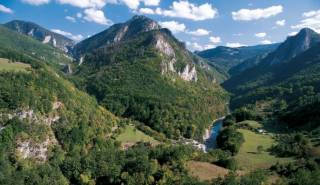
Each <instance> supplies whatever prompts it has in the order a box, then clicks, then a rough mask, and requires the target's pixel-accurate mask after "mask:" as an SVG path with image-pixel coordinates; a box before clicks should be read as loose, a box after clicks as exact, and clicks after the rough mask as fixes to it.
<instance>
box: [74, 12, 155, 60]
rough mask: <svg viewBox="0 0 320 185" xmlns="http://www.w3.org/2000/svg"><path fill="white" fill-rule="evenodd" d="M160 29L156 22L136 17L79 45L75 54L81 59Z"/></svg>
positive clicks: (75, 49)
mask: <svg viewBox="0 0 320 185" xmlns="http://www.w3.org/2000/svg"><path fill="white" fill-rule="evenodd" d="M158 29H160V26H159V25H158V24H157V22H155V21H154V20H151V19H149V18H147V17H144V16H139V15H136V16H134V17H133V18H132V19H131V20H129V21H128V22H126V23H120V24H115V25H113V26H111V27H110V28H109V29H107V30H105V31H103V32H101V33H98V34H96V35H94V36H92V37H90V39H86V40H84V41H82V42H80V43H78V44H77V45H76V46H75V48H74V52H73V53H74V55H75V56H77V57H78V58H79V57H81V56H82V55H84V54H86V53H89V52H91V51H93V50H95V49H98V48H100V47H103V46H106V45H110V44H114V43H118V42H121V41H124V40H126V39H130V38H133V37H135V36H136V35H138V34H140V33H143V32H148V31H151V30H158Z"/></svg>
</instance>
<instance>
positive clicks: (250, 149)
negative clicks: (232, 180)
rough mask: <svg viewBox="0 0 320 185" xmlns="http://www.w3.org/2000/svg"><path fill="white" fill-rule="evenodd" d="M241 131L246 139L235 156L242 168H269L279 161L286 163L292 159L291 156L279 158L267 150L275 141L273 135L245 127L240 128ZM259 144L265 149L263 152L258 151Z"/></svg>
mask: <svg viewBox="0 0 320 185" xmlns="http://www.w3.org/2000/svg"><path fill="white" fill-rule="evenodd" d="M239 131H240V132H241V133H242V134H243V136H244V139H245V142H244V143H243V145H242V146H241V148H240V151H239V153H238V154H237V155H236V156H235V159H236V160H237V162H238V165H239V168H240V169H243V170H254V169H258V168H269V167H270V166H271V165H273V164H275V163H277V162H279V163H286V162H290V161H292V159H291V158H279V157H276V156H274V155H271V154H270V153H269V152H268V151H267V149H269V148H270V147H271V146H272V144H273V143H274V142H275V140H274V139H273V138H272V136H271V135H269V134H267V135H262V134H257V133H255V132H252V131H249V130H245V129H239ZM259 145H261V146H262V147H263V149H264V151H262V152H261V153H258V152H257V147H258V146H259Z"/></svg>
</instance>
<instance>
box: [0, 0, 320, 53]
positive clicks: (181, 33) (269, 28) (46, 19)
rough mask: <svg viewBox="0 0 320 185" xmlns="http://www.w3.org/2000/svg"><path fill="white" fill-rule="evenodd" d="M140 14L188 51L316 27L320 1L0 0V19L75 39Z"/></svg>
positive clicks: (252, 41)
mask: <svg viewBox="0 0 320 185" xmlns="http://www.w3.org/2000/svg"><path fill="white" fill-rule="evenodd" d="M135 14H144V15H146V16H149V17H150V18H152V19H154V20H156V21H159V22H160V23H161V25H162V26H164V27H168V28H169V29H171V30H172V31H173V32H174V34H175V35H176V37H177V38H178V39H180V40H182V41H184V42H186V43H187V45H188V47H189V49H190V50H202V49H205V48H211V47H215V46H217V45H227V46H232V47H237V46H240V45H257V44H267V43H273V42H280V41H283V40H284V39H285V38H286V37H287V36H288V35H290V34H294V32H297V31H298V30H299V29H301V28H303V27H310V28H312V29H314V30H316V31H318V32H320V0H0V22H1V23H5V22H7V21H10V20H13V19H21V20H26V21H32V22H35V23H37V24H39V25H41V26H43V27H45V28H48V29H50V30H54V31H56V32H58V33H61V34H64V35H66V36H68V37H71V38H73V39H76V40H81V39H84V38H87V37H88V36H90V35H93V34H95V33H98V32H100V31H102V30H104V29H107V28H108V27H109V26H110V25H112V24H114V23H119V22H125V21H126V20H128V19H130V18H131V17H132V16H133V15H135Z"/></svg>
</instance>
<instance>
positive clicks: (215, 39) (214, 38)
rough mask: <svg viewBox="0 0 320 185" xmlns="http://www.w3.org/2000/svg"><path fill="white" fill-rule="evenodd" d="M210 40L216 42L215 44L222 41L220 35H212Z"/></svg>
mask: <svg viewBox="0 0 320 185" xmlns="http://www.w3.org/2000/svg"><path fill="white" fill-rule="evenodd" d="M209 39H210V42H212V43H214V44H218V43H220V42H221V38H220V37H210V38H209Z"/></svg>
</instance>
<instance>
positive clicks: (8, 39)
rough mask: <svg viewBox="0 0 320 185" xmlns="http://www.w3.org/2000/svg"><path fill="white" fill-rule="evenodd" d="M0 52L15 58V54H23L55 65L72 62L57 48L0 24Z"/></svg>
mask: <svg viewBox="0 0 320 185" xmlns="http://www.w3.org/2000/svg"><path fill="white" fill-rule="evenodd" d="M0 52H1V54H2V55H3V56H2V57H5V58H9V59H16V58H17V55H24V56H28V57H31V58H34V59H37V60H39V61H43V62H46V63H47V64H50V65H54V66H56V67H63V66H65V65H66V64H70V63H71V62H72V59H71V58H70V57H69V56H67V55H66V54H65V53H63V52H62V51H60V50H59V49H56V48H53V47H51V46H49V45H46V44H43V43H41V42H39V41H37V40H35V39H33V38H31V37H28V36H25V35H22V34H19V33H16V32H15V31H12V30H10V29H8V28H6V27H4V26H0ZM18 60H19V59H18Z"/></svg>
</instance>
